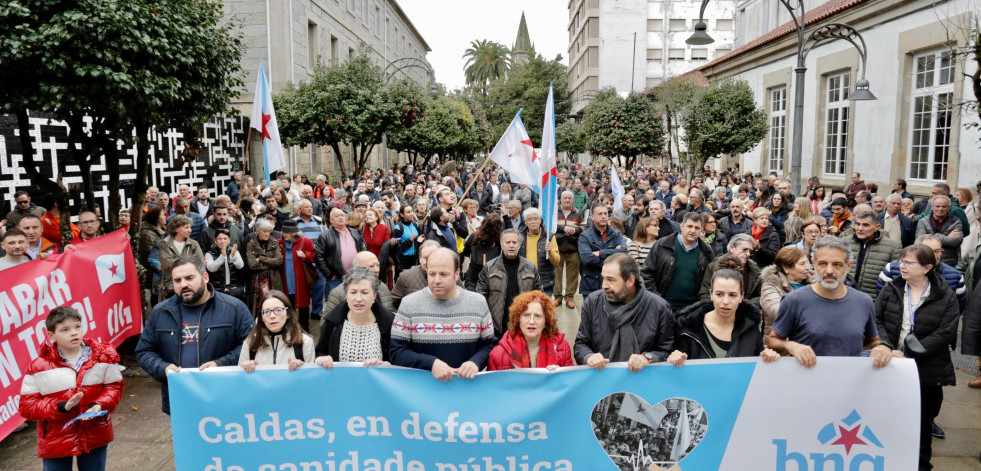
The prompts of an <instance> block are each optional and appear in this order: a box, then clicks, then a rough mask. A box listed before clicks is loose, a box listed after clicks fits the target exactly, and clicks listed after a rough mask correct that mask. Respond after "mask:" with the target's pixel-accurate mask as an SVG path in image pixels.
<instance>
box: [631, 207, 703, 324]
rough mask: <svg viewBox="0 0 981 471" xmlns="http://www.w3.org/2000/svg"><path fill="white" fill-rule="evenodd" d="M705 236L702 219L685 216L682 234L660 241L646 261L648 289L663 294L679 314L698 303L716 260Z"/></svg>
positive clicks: (645, 275)
mask: <svg viewBox="0 0 981 471" xmlns="http://www.w3.org/2000/svg"><path fill="white" fill-rule="evenodd" d="M701 232H702V217H701V215H700V214H698V213H688V214H685V218H684V221H683V222H682V223H681V232H680V233H679V234H678V235H677V236H675V237H664V238H661V239H658V241H657V242H655V243H654V247H653V248H651V252H650V253H649V254H648V255H647V260H645V261H644V269H643V276H644V286H646V287H647V289H648V290H650V291H651V292H652V293H660V294H661V296H663V297H664V299H665V301H667V302H668V304H670V305H671V308H672V309H674V310H675V311H676V312H677V311H680V310H681V309H682V308H684V307H686V306H690V305H692V304H694V303H695V302H696V301H698V289H699V288H700V287H701V286H702V277H703V276H705V269H706V267H708V265H709V263H710V262H711V261H712V259H714V258H715V256H714V252H713V251H712V247H710V246H709V245H708V244H706V243H705V241H704V240H702V239H701V237H699V235H700V234H701Z"/></svg>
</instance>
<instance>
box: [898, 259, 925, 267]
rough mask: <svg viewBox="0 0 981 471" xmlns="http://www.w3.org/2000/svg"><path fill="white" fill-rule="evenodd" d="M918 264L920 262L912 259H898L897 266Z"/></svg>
mask: <svg viewBox="0 0 981 471" xmlns="http://www.w3.org/2000/svg"><path fill="white" fill-rule="evenodd" d="M919 264H920V262H914V261H913V260H900V261H899V266H901V267H912V266H916V265H919Z"/></svg>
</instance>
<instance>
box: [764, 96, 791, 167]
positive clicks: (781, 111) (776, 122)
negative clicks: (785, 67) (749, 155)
mask: <svg viewBox="0 0 981 471" xmlns="http://www.w3.org/2000/svg"><path fill="white" fill-rule="evenodd" d="M769 142H770V150H769V159H768V161H769V162H768V163H769V167H770V171H771V172H777V173H782V172H783V160H784V152H785V151H786V149H787V87H780V88H774V89H771V90H770V141H769Z"/></svg>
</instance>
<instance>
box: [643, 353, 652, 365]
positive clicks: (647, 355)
mask: <svg viewBox="0 0 981 471" xmlns="http://www.w3.org/2000/svg"><path fill="white" fill-rule="evenodd" d="M644 358H646V359H647V364H651V363H654V353H652V352H644Z"/></svg>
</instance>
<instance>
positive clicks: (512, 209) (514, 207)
mask: <svg viewBox="0 0 981 471" xmlns="http://www.w3.org/2000/svg"><path fill="white" fill-rule="evenodd" d="M502 219H503V221H504V228H505V229H515V230H517V231H518V232H520V233H524V232H525V231H527V230H528V226H526V225H525V221H524V220H523V219H522V218H521V202H520V201H518V200H511V201H508V213H507V214H505V215H504V217H503V218H502Z"/></svg>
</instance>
